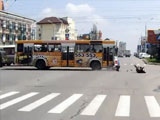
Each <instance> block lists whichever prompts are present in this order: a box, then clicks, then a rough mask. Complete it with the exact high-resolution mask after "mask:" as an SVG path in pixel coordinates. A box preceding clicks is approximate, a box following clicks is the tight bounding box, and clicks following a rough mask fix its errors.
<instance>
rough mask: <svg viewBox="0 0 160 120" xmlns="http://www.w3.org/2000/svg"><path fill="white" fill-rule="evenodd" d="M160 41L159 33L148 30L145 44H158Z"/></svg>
mask: <svg viewBox="0 0 160 120" xmlns="http://www.w3.org/2000/svg"><path fill="white" fill-rule="evenodd" d="M159 41H160V33H159V34H156V33H155V31H154V30H148V38H147V42H148V43H151V44H158V43H159Z"/></svg>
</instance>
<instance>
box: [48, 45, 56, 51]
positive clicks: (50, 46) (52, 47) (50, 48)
mask: <svg viewBox="0 0 160 120" xmlns="http://www.w3.org/2000/svg"><path fill="white" fill-rule="evenodd" d="M54 49H55V48H54V44H49V45H48V51H49V52H54Z"/></svg>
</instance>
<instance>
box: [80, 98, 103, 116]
mask: <svg viewBox="0 0 160 120" xmlns="http://www.w3.org/2000/svg"><path fill="white" fill-rule="evenodd" d="M105 98H106V95H97V96H96V97H95V98H94V99H93V100H92V101H91V103H90V104H89V105H88V106H87V107H86V108H85V109H84V111H83V112H82V113H81V115H95V114H96V112H97V110H98V109H99V107H100V106H101V104H102V103H103V101H104V100H105Z"/></svg>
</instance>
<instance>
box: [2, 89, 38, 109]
mask: <svg viewBox="0 0 160 120" xmlns="http://www.w3.org/2000/svg"><path fill="white" fill-rule="evenodd" d="M37 94H38V93H37V92H31V93H29V94H26V95H24V96H21V97H18V98H16V99H13V100H11V101H8V102H6V103H3V104H1V105H0V110H2V109H5V108H7V107H9V106H11V105H14V104H16V103H18V102H21V101H23V100H25V99H27V98H30V97H32V96H34V95H37Z"/></svg>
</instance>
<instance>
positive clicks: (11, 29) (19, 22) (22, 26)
mask: <svg viewBox="0 0 160 120" xmlns="http://www.w3.org/2000/svg"><path fill="white" fill-rule="evenodd" d="M34 25H35V20H33V19H30V18H26V17H23V16H20V15H16V14H13V13H9V12H5V11H2V10H0V45H10V44H14V43H15V41H16V40H31V39H35V26H34Z"/></svg>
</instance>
